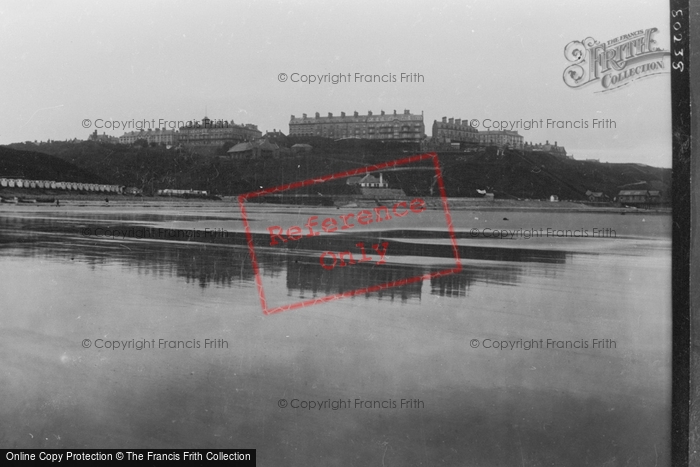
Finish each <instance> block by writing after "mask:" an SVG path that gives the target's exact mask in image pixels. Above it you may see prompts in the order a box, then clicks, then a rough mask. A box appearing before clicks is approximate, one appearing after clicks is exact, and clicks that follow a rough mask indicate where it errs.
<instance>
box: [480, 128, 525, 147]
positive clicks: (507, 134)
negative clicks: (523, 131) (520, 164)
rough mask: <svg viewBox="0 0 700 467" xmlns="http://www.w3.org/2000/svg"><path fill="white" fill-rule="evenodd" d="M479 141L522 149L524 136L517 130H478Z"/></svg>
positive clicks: (485, 143)
mask: <svg viewBox="0 0 700 467" xmlns="http://www.w3.org/2000/svg"><path fill="white" fill-rule="evenodd" d="M478 135H479V143H480V144H482V145H493V146H501V147H505V146H508V147H511V148H513V149H522V148H523V140H524V138H523V137H522V136H521V135H519V134H518V132H517V131H510V130H498V131H480V132H479V133H478Z"/></svg>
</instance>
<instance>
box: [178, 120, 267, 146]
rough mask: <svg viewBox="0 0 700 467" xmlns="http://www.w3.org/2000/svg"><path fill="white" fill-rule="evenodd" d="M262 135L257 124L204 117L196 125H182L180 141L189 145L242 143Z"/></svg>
mask: <svg viewBox="0 0 700 467" xmlns="http://www.w3.org/2000/svg"><path fill="white" fill-rule="evenodd" d="M260 137H262V132H261V131H260V130H258V126H257V125H253V124H252V123H246V124H242V125H237V124H236V123H234V122H233V120H231V121H230V122H228V121H226V120H216V121H214V120H211V119H209V118H208V117H204V118H203V119H202V122H201V123H199V122H197V124H195V125H185V126H183V127H180V133H179V135H178V141H179V143H180V144H184V145H188V146H211V145H214V146H221V145H222V144H224V143H229V142H234V143H241V142H244V141H253V140H255V139H258V138H260Z"/></svg>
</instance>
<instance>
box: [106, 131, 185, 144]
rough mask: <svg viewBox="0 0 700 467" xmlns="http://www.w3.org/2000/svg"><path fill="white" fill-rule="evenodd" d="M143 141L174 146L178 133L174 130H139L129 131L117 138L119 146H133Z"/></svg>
mask: <svg viewBox="0 0 700 467" xmlns="http://www.w3.org/2000/svg"><path fill="white" fill-rule="evenodd" d="M140 139H143V140H146V142H148V144H151V143H155V144H165V145H167V146H171V145H175V144H177V142H178V133H177V132H176V131H175V130H161V129H160V128H156V129H155V130H151V129H150V128H149V129H148V130H141V131H129V132H126V133H124V134H123V135H121V136H120V137H119V143H120V144H134V143H135V142H136V141H138V140H140Z"/></svg>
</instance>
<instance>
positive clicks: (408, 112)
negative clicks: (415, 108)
mask: <svg viewBox="0 0 700 467" xmlns="http://www.w3.org/2000/svg"><path fill="white" fill-rule="evenodd" d="M403 114H404V115H410V114H411V111H410V110H404V111H403Z"/></svg>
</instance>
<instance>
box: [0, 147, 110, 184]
mask: <svg viewBox="0 0 700 467" xmlns="http://www.w3.org/2000/svg"><path fill="white" fill-rule="evenodd" d="M0 177H3V178H23V179H28V180H54V181H65V182H76V183H98V184H106V183H108V180H107V179H106V178H103V177H101V176H99V175H95V174H94V173H92V172H90V171H89V170H87V169H85V168H83V167H78V166H77V165H75V164H72V163H70V162H67V161H65V160H63V159H61V158H59V157H55V156H51V155H48V154H44V153H41V152H34V151H19V150H17V149H12V148H9V147H6V146H0Z"/></svg>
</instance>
